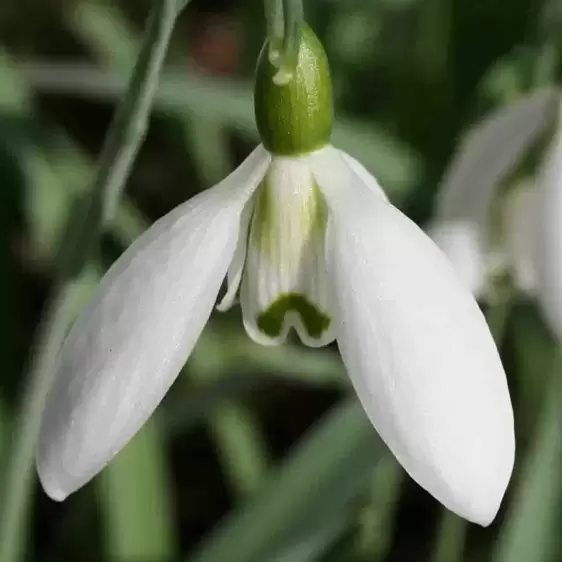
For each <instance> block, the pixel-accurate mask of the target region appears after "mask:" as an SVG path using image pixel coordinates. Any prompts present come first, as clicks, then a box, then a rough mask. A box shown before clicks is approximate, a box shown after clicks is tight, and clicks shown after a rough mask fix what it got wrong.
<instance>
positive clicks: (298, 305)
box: [241, 158, 334, 347]
mask: <svg viewBox="0 0 562 562" xmlns="http://www.w3.org/2000/svg"><path fill="white" fill-rule="evenodd" d="M327 221H328V212H327V207H326V203H325V201H324V198H323V196H322V194H321V192H320V189H319V188H318V186H317V185H316V184H315V182H314V179H313V177H312V174H311V173H310V171H309V168H308V166H307V163H306V158H276V159H274V161H273V162H272V164H271V167H270V169H269V171H268V173H267V175H266V177H265V178H264V181H263V182H262V184H261V186H260V187H259V189H258V192H257V195H256V203H255V207H254V213H253V216H252V220H251V224H250V232H249V236H248V247H247V255H246V263H245V268H244V275H243V280H242V289H241V305H242V313H243V317H244V325H245V328H246V331H247V332H248V334H249V335H250V337H252V338H253V339H254V340H255V341H257V342H258V343H261V344H265V345H275V344H279V343H282V342H283V341H284V340H285V338H286V337H287V334H288V332H289V330H290V328H291V327H292V328H294V329H295V330H296V332H297V334H298V335H299V337H300V339H301V340H302V341H303V343H305V344H307V345H310V346H314V347H317V346H321V345H325V344H326V343H329V342H330V341H332V340H333V339H334V338H333V336H332V333H331V327H332V326H331V325H332V322H331V314H330V311H329V306H328V294H327V286H326V273H325V267H326V264H325V259H324V246H325V235H326V226H327Z"/></svg>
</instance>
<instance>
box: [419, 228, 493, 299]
mask: <svg viewBox="0 0 562 562" xmlns="http://www.w3.org/2000/svg"><path fill="white" fill-rule="evenodd" d="M428 234H429V236H430V237H431V238H432V240H433V241H434V242H435V243H436V244H437V245H438V246H439V248H441V250H442V251H443V252H444V253H445V255H446V256H447V257H448V258H449V260H450V261H451V263H452V265H453V267H454V269H455V271H456V272H457V275H458V276H459V278H460V279H461V281H462V282H463V283H464V284H465V286H466V287H467V289H468V290H469V291H470V292H471V293H472V294H473V295H474V296H475V297H480V296H481V295H482V294H483V292H484V290H485V288H486V278H487V271H486V269H487V268H486V265H487V259H486V254H485V251H484V241H483V240H482V233H481V232H480V229H479V228H478V227H477V225H476V224H475V223H473V222H470V221H460V220H459V221H448V222H445V221H441V222H436V223H434V224H433V225H432V226H431V227H430V228H429V231H428Z"/></svg>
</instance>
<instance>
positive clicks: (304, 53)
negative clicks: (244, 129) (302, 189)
mask: <svg viewBox="0 0 562 562" xmlns="http://www.w3.org/2000/svg"><path fill="white" fill-rule="evenodd" d="M279 72H280V69H279V67H278V66H275V65H274V64H272V61H271V57H270V49H269V45H268V42H267V41H266V43H265V44H264V46H263V49H262V51H261V53H260V56H259V58H258V64H257V69H256V82H255V89H254V106H255V112H256V123H257V126H258V131H259V133H260V136H261V140H262V142H263V144H264V146H265V147H266V148H267V149H268V150H269V151H270V152H272V153H273V154H278V155H284V156H294V155H298V154H305V153H307V152H312V151H313V150H317V149H319V148H321V147H323V146H325V145H326V144H328V142H329V141H330V134H331V132H332V120H333V104H332V82H331V78H330V67H329V65H328V58H327V57H326V53H325V51H324V47H322V43H320V40H319V39H318V37H316V35H315V34H314V32H313V31H312V29H310V27H308V25H303V27H302V32H301V41H300V47H299V53H298V59H297V64H296V68H295V69H294V71H293V70H292V69H291V70H288V72H290V76H288V79H287V80H280V79H279V76H280V75H279Z"/></svg>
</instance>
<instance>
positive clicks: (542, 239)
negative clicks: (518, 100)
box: [535, 125, 562, 341]
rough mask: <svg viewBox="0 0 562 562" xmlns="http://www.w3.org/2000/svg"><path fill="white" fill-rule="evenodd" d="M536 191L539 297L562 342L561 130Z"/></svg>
mask: <svg viewBox="0 0 562 562" xmlns="http://www.w3.org/2000/svg"><path fill="white" fill-rule="evenodd" d="M559 127H560V125H559ZM537 187H538V192H537V203H536V204H537V207H536V213H537V216H538V217H539V219H538V221H537V222H538V224H537V233H536V236H537V243H536V246H535V265H536V274H537V297H538V299H539V303H540V305H541V308H542V310H543V313H544V315H545V317H546V319H547V320H548V322H549V324H550V327H551V329H552V330H553V332H554V333H555V334H556V336H557V337H558V339H559V340H560V341H562V130H559V131H558V132H557V134H556V136H555V138H554V139H553V141H552V143H551V145H550V146H549V148H548V150H547V154H546V157H545V160H544V164H543V166H542V168H541V174H540V177H539V183H538V186H537Z"/></svg>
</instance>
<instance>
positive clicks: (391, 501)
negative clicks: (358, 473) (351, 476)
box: [357, 452, 405, 562]
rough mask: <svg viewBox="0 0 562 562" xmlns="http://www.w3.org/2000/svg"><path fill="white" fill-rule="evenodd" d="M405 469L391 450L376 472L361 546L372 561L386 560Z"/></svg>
mask: <svg viewBox="0 0 562 562" xmlns="http://www.w3.org/2000/svg"><path fill="white" fill-rule="evenodd" d="M404 476H405V473H404V470H403V469H402V467H401V466H400V465H399V464H398V462H397V461H396V459H395V458H394V456H393V455H392V454H390V452H388V453H387V454H384V455H382V456H381V458H380V459H379V461H378V463H377V466H376V467H375V470H374V472H373V475H372V478H371V480H372V484H371V489H370V491H369V504H368V506H367V507H366V508H365V509H363V511H362V513H361V517H360V521H359V523H360V527H359V536H358V546H357V550H358V551H359V552H360V553H361V556H362V558H364V559H365V560H369V562H381V561H382V560H385V559H386V557H387V555H388V552H389V550H390V547H391V546H392V536H393V531H394V522H395V516H396V513H397V509H398V504H399V500H400V489H401V486H402V482H403V481H404Z"/></svg>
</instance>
